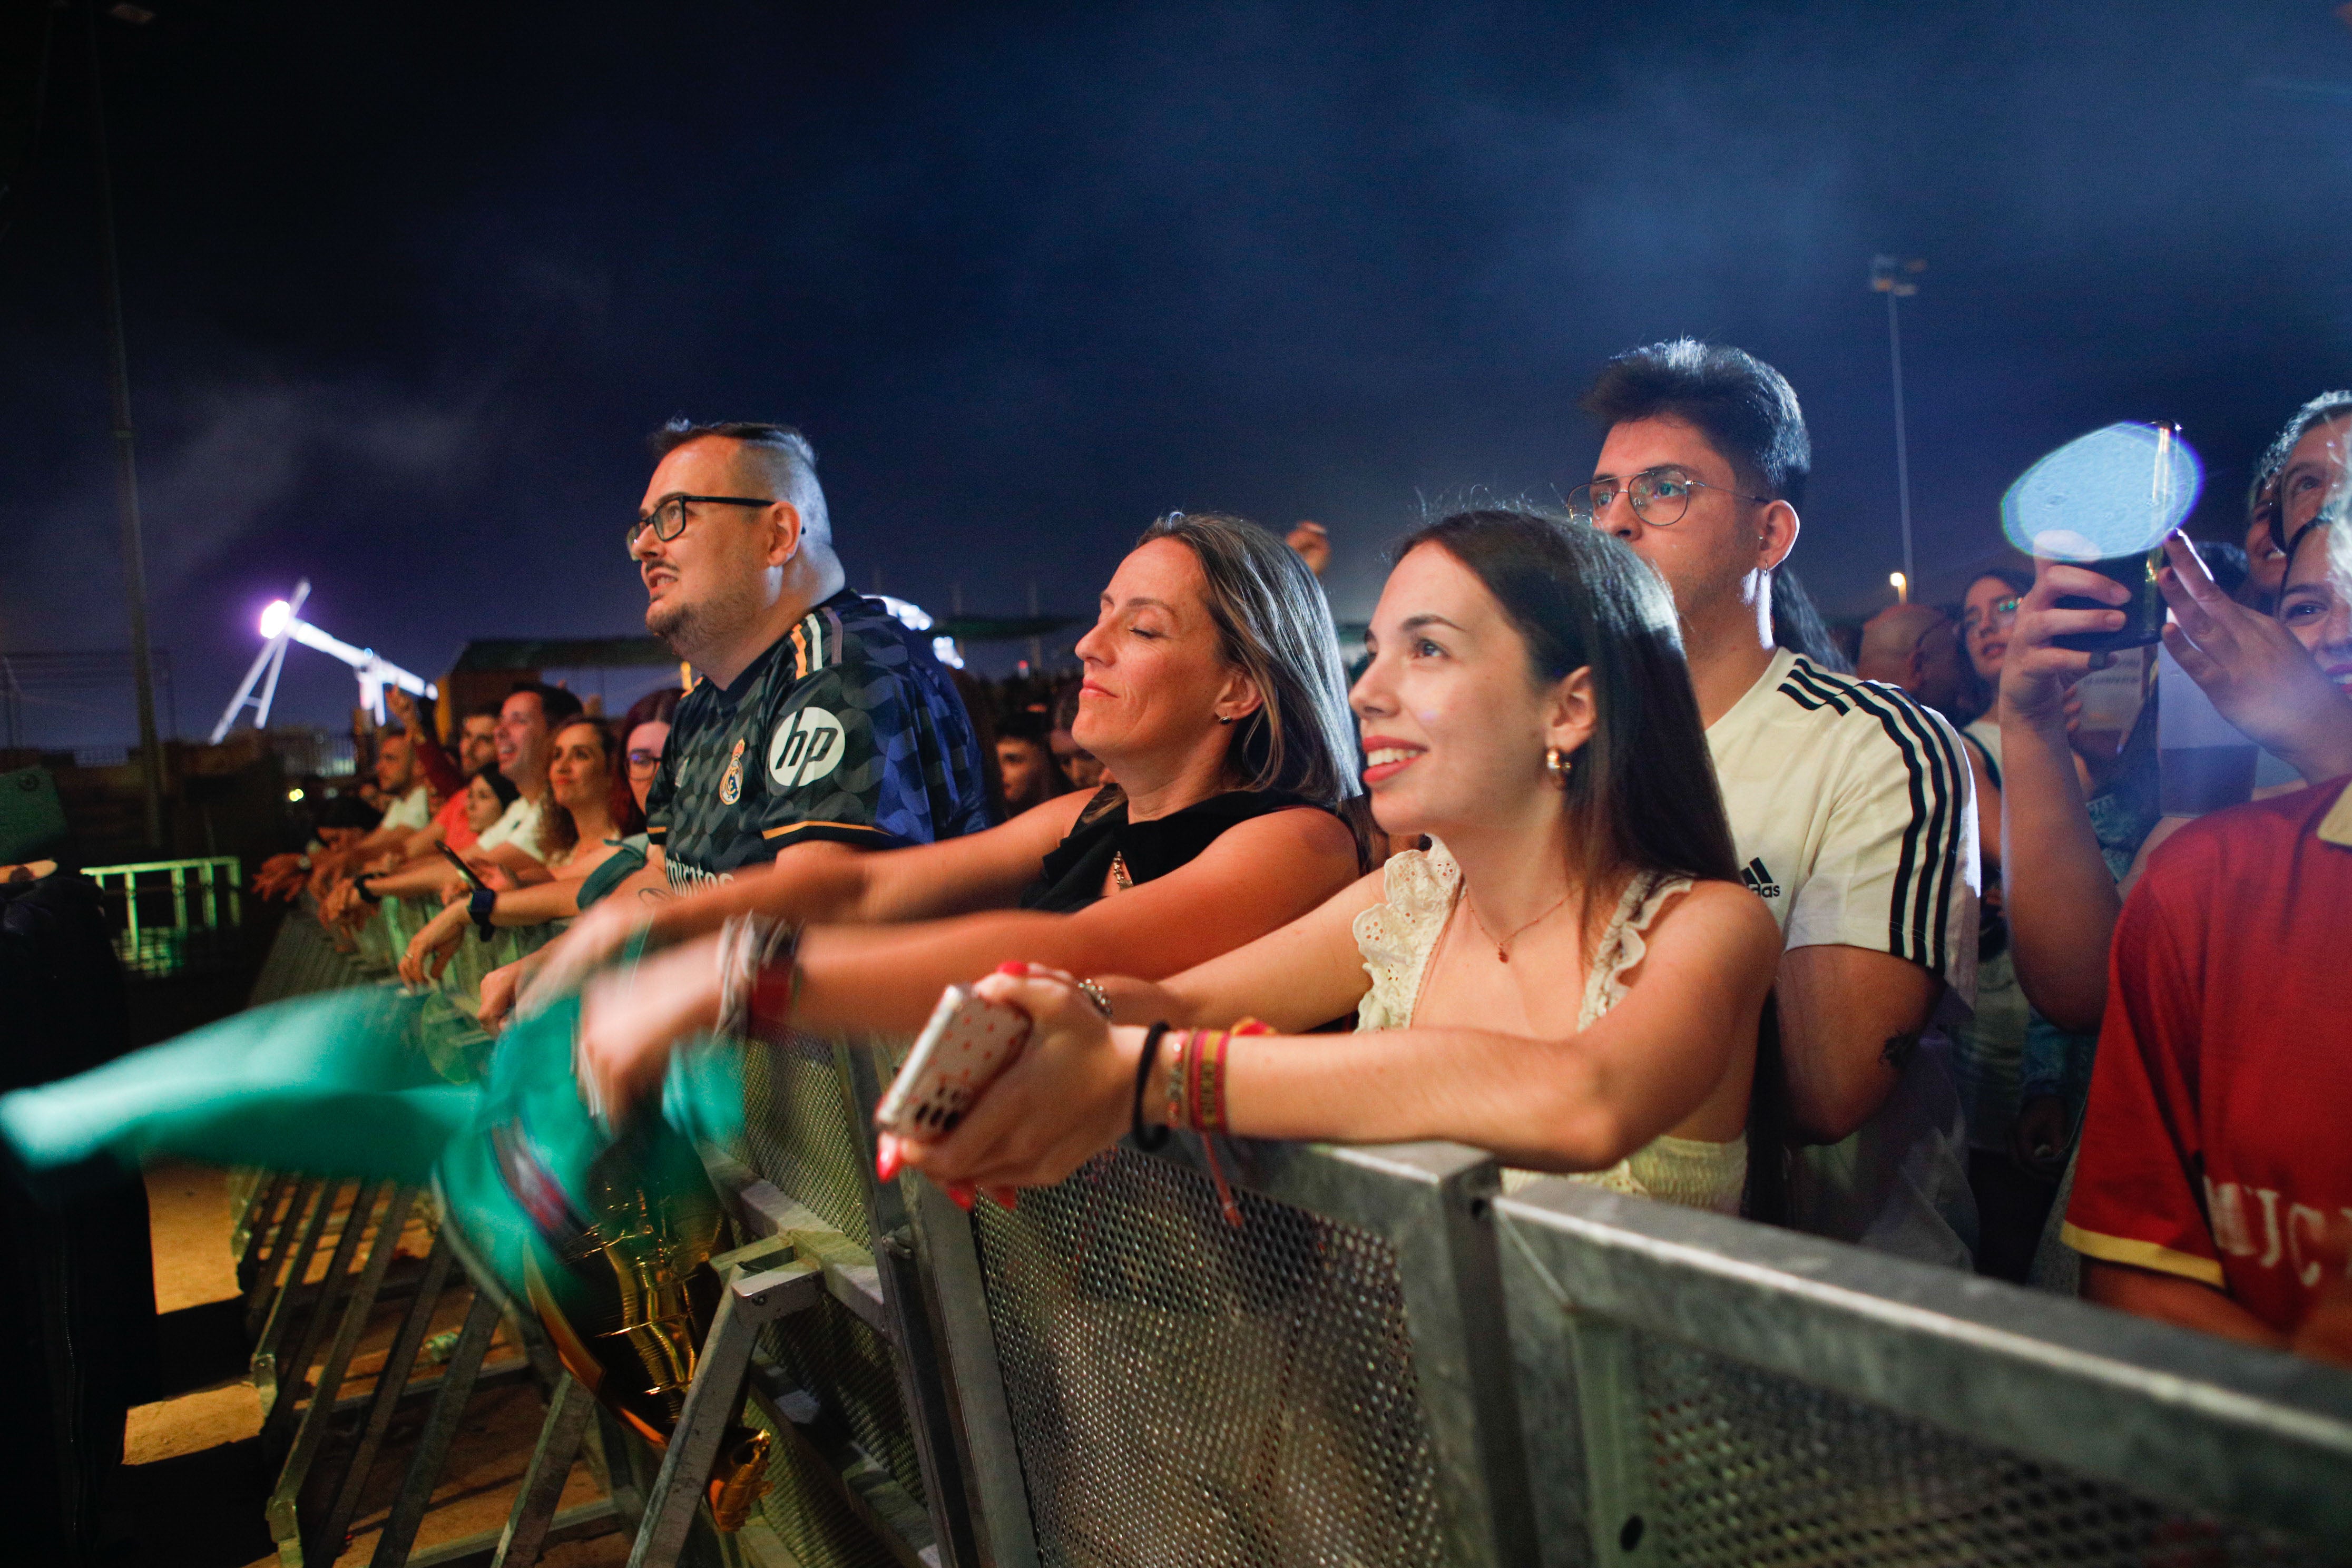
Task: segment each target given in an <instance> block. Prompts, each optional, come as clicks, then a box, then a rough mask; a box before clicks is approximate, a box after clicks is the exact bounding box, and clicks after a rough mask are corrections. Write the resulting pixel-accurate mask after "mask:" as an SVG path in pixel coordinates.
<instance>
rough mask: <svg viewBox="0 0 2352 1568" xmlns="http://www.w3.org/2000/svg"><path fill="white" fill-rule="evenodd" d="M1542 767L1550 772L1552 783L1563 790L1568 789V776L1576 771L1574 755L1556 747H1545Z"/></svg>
mask: <svg viewBox="0 0 2352 1568" xmlns="http://www.w3.org/2000/svg"><path fill="white" fill-rule="evenodd" d="M1544 766H1545V767H1547V768H1549V769H1550V770H1551V776H1552V782H1553V783H1554V784H1559V786H1560V787H1561V788H1563V789H1565V788H1566V787H1568V775H1569V774H1570V773H1574V772H1575V771H1576V754H1575V753H1574V752H1563V751H1561V750H1560V749H1559V747H1558V746H1546V747H1545V748H1544Z"/></svg>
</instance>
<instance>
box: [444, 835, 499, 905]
mask: <svg viewBox="0 0 2352 1568" xmlns="http://www.w3.org/2000/svg"><path fill="white" fill-rule="evenodd" d="M434 848H436V849H438V850H439V851H441V858H443V859H445V860H446V861H448V862H449V864H451V865H452V866H455V867H457V874H458V875H459V876H461V877H463V878H465V879H466V880H467V881H468V882H470V883H472V884H473V888H474V891H476V892H478V893H487V892H488V891H489V890H490V885H489V884H488V882H485V881H483V880H482V879H481V877H480V876H479V875H478V873H476V871H475V870H474V868H472V867H471V866H468V865H467V864H466V858H465V857H464V856H463V855H460V854H458V853H457V851H456V850H455V849H452V848H450V847H448V846H447V845H446V844H436V845H435V846H434Z"/></svg>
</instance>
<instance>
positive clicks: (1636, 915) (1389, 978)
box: [1355, 839, 1748, 1215]
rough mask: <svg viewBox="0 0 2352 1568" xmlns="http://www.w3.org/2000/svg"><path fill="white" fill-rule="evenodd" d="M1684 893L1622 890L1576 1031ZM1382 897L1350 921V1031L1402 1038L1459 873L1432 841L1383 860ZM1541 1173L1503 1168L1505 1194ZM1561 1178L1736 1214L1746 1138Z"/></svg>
mask: <svg viewBox="0 0 2352 1568" xmlns="http://www.w3.org/2000/svg"><path fill="white" fill-rule="evenodd" d="M1690 885H1691V881H1690V879H1689V878H1687V877H1663V876H1659V875H1657V874H1655V873H1644V874H1643V875H1641V876H1637V877H1635V878H1634V879H1633V880H1632V881H1631V882H1629V883H1627V884H1626V887H1625V893H1624V896H1623V897H1622V898H1621V899H1620V900H1618V901H1617V910H1616V913H1615V914H1613V915H1612V916H1611V917H1610V921H1609V924H1608V926H1607V928H1606V929H1605V930H1603V931H1601V943H1600V946H1599V948H1598V949H1597V950H1596V951H1595V952H1594V954H1593V959H1592V968H1591V972H1590V973H1588V974H1587V975H1586V976H1585V980H1584V1004H1583V1005H1582V1006H1581V1007H1580V1009H1578V1012H1577V1018H1576V1026H1577V1027H1578V1028H1580V1029H1583V1028H1589V1027H1591V1025H1592V1023H1593V1021H1594V1020H1595V1019H1597V1018H1599V1017H1600V1016H1601V1015H1602V1014H1603V1013H1606V1012H1607V1011H1609V1009H1610V1008H1612V1007H1613V1006H1615V1005H1617V1004H1618V1002H1619V1001H1620V1000H1622V998H1623V996H1624V994H1625V990H1626V985H1625V981H1624V978H1623V976H1624V975H1625V973H1626V972H1627V971H1629V970H1631V969H1633V967H1634V966H1635V965H1637V964H1639V963H1641V962H1642V959H1643V955H1644V954H1645V952H1647V945H1646V943H1645V942H1643V934H1644V933H1645V932H1646V931H1648V930H1649V928H1650V922H1651V921H1654V920H1655V919H1656V918H1657V915H1658V911H1659V910H1662V909H1664V907H1665V904H1666V900H1669V899H1672V898H1674V897H1675V895H1676V894H1678V893H1683V892H1687V891H1688V890H1689V889H1690ZM1382 892H1383V894H1384V899H1383V901H1382V902H1381V903H1378V904H1375V905H1373V906H1372V907H1371V908H1370V909H1368V910H1365V911H1364V912H1363V913H1361V914H1360V915H1358V916H1357V917H1356V925H1355V932H1356V951H1358V952H1360V953H1362V954H1363V955H1364V972H1365V973H1367V974H1370V976H1371V978H1372V988H1371V990H1370V991H1369V992H1367V993H1365V995H1364V999H1363V1001H1362V1002H1360V1003H1359V1004H1358V1005H1357V1007H1356V1027H1357V1028H1359V1029H1402V1028H1404V1027H1405V1026H1408V1025H1409V1024H1411V1023H1412V1014H1413V1008H1414V1006H1415V1005H1417V1004H1418V1003H1419V1001H1420V998H1421V984H1422V979H1423V973H1425V972H1426V971H1427V969H1428V967H1429V958H1430V954H1432V953H1433V952H1436V951H1437V939H1438V937H1439V936H1440V935H1441V934H1443V933H1444V930H1445V924H1446V921H1447V918H1448V917H1449V916H1451V915H1452V913H1453V912H1454V901H1455V900H1458V899H1459V898H1460V897H1461V896H1462V868H1460V867H1459V866H1457V865H1455V864H1454V857H1453V856H1452V855H1450V854H1448V853H1446V849H1445V846H1444V845H1443V844H1441V843H1439V842H1438V841H1437V840H1435V839H1432V840H1430V847H1429V848H1428V849H1426V850H1420V849H1409V850H1407V851H1405V852H1404V853H1403V854H1402V855H1397V856H1393V857H1391V858H1390V860H1389V863H1388V869H1387V872H1386V877H1385V880H1384V883H1383V887H1382ZM1540 1174H1544V1173H1541V1172H1536V1171H1522V1170H1517V1169H1514V1168H1508V1167H1507V1168H1506V1169H1505V1170H1504V1172H1503V1186H1504V1189H1505V1190H1506V1191H1512V1190H1516V1189H1517V1188H1518V1187H1521V1186H1524V1185H1526V1184H1528V1183H1529V1182H1531V1181H1534V1180H1535V1179H1536V1178H1537V1177H1538V1175H1540ZM1569 1179H1570V1181H1575V1182H1591V1183H1593V1184H1596V1185H1599V1186H1604V1187H1607V1188H1609V1189H1611V1190H1612V1191H1613V1192H1620V1193H1633V1194H1637V1195H1639V1196H1643V1197H1654V1198H1659V1199H1663V1200H1664V1201H1665V1202H1667V1203H1675V1204H1682V1205H1686V1206H1688V1207H1691V1208H1702V1209H1713V1210H1715V1211H1716V1212H1717V1213H1718V1214H1730V1215H1736V1214H1738V1212H1739V1198H1740V1193H1741V1190H1742V1189H1743V1188H1744V1187H1745V1186H1746V1185H1747V1184H1748V1139H1747V1137H1746V1135H1745V1134H1742V1135H1741V1136H1740V1137H1738V1138H1735V1139H1733V1140H1732V1141H1731V1142H1728V1143H1709V1142H1702V1141H1700V1140H1697V1139H1694V1138H1675V1137H1662V1138H1658V1139H1654V1140H1653V1141H1652V1142H1649V1143H1648V1144H1646V1145H1644V1146H1643V1147H1642V1148H1640V1149H1637V1150H1635V1151H1634V1152H1633V1153H1632V1154H1630V1155H1628V1156H1627V1157H1626V1158H1624V1159H1622V1160H1620V1161H1619V1162H1618V1163H1616V1164H1614V1165H1612V1166H1611V1167H1610V1168H1609V1169H1608V1170H1606V1171H1587V1172H1580V1173H1577V1174H1575V1175H1572V1176H1570V1178H1569Z"/></svg>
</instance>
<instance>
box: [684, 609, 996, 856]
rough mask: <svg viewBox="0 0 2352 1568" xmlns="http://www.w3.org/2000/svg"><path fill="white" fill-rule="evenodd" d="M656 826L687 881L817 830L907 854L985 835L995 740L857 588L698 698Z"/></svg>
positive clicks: (702, 689)
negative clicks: (985, 764)
mask: <svg viewBox="0 0 2352 1568" xmlns="http://www.w3.org/2000/svg"><path fill="white" fill-rule="evenodd" d="M985 826H988V802H987V795H986V794H985V792H984V791H983V789H982V784H981V759H980V742H979V740H978V739H977V737H975V736H974V735H973V733H972V728H971V716H970V715H968V714H967V713H966V712H965V711H964V707H963V700H962V699H961V698H960V697H958V696H957V695H956V690H955V687H954V685H953V683H952V682H950V680H949V679H948V675H947V672H946V671H945V670H944V669H942V668H940V664H939V661H938V660H937V659H935V658H932V657H931V650H930V647H929V644H928V642H927V641H926V640H925V639H924V638H923V637H920V636H919V635H918V634H917V633H914V632H911V631H909V630H908V629H907V627H906V626H904V625H902V624H901V623H900V622H899V621H898V618H897V617H896V616H892V615H891V614H890V612H889V611H888V609H887V608H886V607H885V606H884V605H882V604H881V602H880V601H879V600H876V599H867V598H862V597H860V596H859V595H856V594H853V593H851V592H849V591H848V590H847V589H844V590H843V591H842V592H840V593H838V594H835V595H834V596H833V597H832V598H830V599H827V600H826V601H825V602H824V603H823V604H822V605H818V606H817V607H816V608H815V609H814V610H812V611H810V612H809V613H808V614H807V615H805V616H802V617H801V619H800V620H799V621H797V622H795V623H794V624H793V629H792V630H791V631H790V632H788V633H787V634H785V635H784V636H783V637H779V638H778V639H777V640H776V642H775V644H774V645H773V646H772V647H770V648H769V649H768V651H767V652H765V653H763V654H761V656H760V657H759V658H756V659H754V660H752V662H751V668H747V669H746V670H744V671H743V673H742V674H741V675H740V676H738V677H736V679H735V684H734V686H733V688H732V689H729V690H721V689H719V686H718V684H717V682H715V681H710V680H703V681H701V682H699V683H698V684H697V685H696V687H695V689H693V690H692V691H690V692H688V693H687V695H686V697H685V699H684V700H681V701H680V702H679V703H678V705H677V717H676V718H675V719H674V720H673V721H672V722H671V726H670V732H669V743H668V745H667V746H666V747H665V748H664V749H663V752H662V763H661V771H660V772H659V773H657V774H656V775H655V778H654V784H653V788H652V790H651V791H650V792H649V793H648V794H647V795H646V833H647V835H648V836H649V837H651V839H652V840H653V842H654V843H656V844H658V845H660V846H661V847H662V854H663V857H664V858H665V859H666V860H667V863H668V868H669V885H670V887H671V888H672V889H677V890H679V891H684V890H686V889H690V888H692V887H693V886H695V885H696V884H698V883H701V882H708V881H713V880H717V879H721V878H725V877H728V876H730V874H731V873H733V872H735V871H737V870H740V869H741V868H743V867H746V866H758V865H764V864H766V863H767V862H768V861H770V860H772V859H773V858H775V856H776V852H777V851H778V850H780V849H782V848H783V847H785V846H786V845H789V844H798V843H801V842H803V841H804V840H807V839H812V838H827V839H834V840H836V841H838V842H841V843H845V844H856V845H860V846H864V847H870V848H875V849H893V848H898V847H900V846H903V845H908V844H929V843H931V842H932V841H934V840H936V839H940V838H952V837H956V836H957V835H959V834H963V833H976V832H978V831H979V830H980V829H982V828H983V827H985Z"/></svg>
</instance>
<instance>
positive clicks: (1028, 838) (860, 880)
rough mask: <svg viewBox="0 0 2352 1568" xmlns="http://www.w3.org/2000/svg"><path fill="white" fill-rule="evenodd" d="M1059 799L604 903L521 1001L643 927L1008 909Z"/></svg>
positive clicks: (799, 848)
mask: <svg viewBox="0 0 2352 1568" xmlns="http://www.w3.org/2000/svg"><path fill="white" fill-rule="evenodd" d="M1086 804H1087V802H1086V797H1084V796H1082V795H1063V796H1060V797H1059V798H1057V799H1054V800H1049V801H1047V802H1045V804H1044V805H1038V806H1034V807H1032V808H1031V809H1030V810H1028V811H1025V812H1023V813H1022V814H1021V815H1020V816H1016V817H1014V818H1013V820H1012V821H1010V822H1007V823H1003V824H1002V825H1000V826H995V827H992V828H989V829H988V830H987V831H985V832H982V833H971V834H966V835H965V836H964V837H961V838H946V839H941V840H940V842H939V843H937V844H918V845H913V846H910V847H907V848H904V849H858V848H856V847H852V846H850V845H846V844H838V843H834V842H831V841H816V842H811V843H805V844H797V845H794V846H793V847H790V848H788V849H786V850H784V851H783V852H782V854H780V855H778V856H777V857H776V858H775V859H774V860H773V861H772V862H771V863H770V864H768V865H766V866H763V867H759V868H751V869H746V870H744V871H741V872H739V873H737V875H736V876H735V877H734V879H732V880H730V881H723V882H716V883H713V884H710V885H709V886H707V887H703V888H698V889H696V890H695V891H693V892H691V893H688V894H686V895H684V896H682V897H677V898H666V899H657V900H652V901H650V902H649V903H648V902H646V901H642V900H636V899H628V900H622V899H607V900H604V903H603V904H600V905H599V906H598V907H597V908H595V909H593V910H589V911H588V913H587V914H586V915H585V916H583V917H582V919H581V921H580V923H579V924H577V925H575V926H573V927H572V929H571V930H570V931H567V932H565V933H564V934H563V936H562V937H561V938H559V939H558V940H557V941H555V942H551V943H549V944H548V946H547V947H546V948H545V949H544V950H543V951H544V952H546V954H547V957H546V959H545V960H544V961H543V962H542V963H541V965H540V968H539V969H538V971H537V972H536V973H534V974H533V975H532V976H531V977H530V982H529V994H530V996H533V997H537V996H541V995H561V994H563V993H565V992H567V991H571V990H573V989H575V988H577V987H578V986H579V985H581V984H583V982H585V981H586V980H587V978H588V976H589V975H590V974H592V973H594V972H595V971H597V970H599V969H602V968H603V967H604V965H606V964H607V963H611V962H612V961H613V960H614V958H615V957H617V956H618V955H619V953H620V952H621V950H622V948H623V947H625V945H626V944H627V943H628V942H629V941H630V939H631V938H633V937H635V936H636V935H637V934H638V933H639V931H641V930H642V931H643V932H644V934H645V935H646V938H647V939H648V940H649V941H651V942H653V943H654V944H655V945H656V946H666V945H671V944H675V943H678V942H688V941H690V940H691V939H693V938H695V937H698V936H704V935H708V934H709V933H710V932H712V931H717V930H718V929H719V927H720V926H722V925H725V924H726V923H727V921H730V919H732V918H733V917H735V916H737V915H743V914H765V915H772V916H774V917H776V918H777V919H779V920H789V921H800V922H803V923H806V924H827V925H830V924H848V925H866V924H875V923H887V922H893V921H915V920H927V919H939V918H940V917H943V916H948V915H957V914H962V913H965V912H967V911H969V910H985V909H996V908H1001V907H1003V906H1004V905H1007V904H1010V903H1012V902H1013V901H1014V900H1016V899H1018V898H1019V897H1020V896H1021V889H1024V888H1025V887H1027V886H1028V885H1029V883H1030V882H1031V881H1033V880H1034V879H1035V878H1036V876H1037V868H1038V865H1039V863H1040V862H1041V861H1043V860H1044V859H1045V856H1046V854H1047V852H1048V851H1050V850H1051V849H1052V848H1053V847H1054V846H1055V845H1056V844H1059V843H1060V842H1061V841H1062V839H1063V837H1065V836H1066V834H1067V833H1068V832H1069V830H1070V827H1071V825H1072V824H1074V823H1076V821H1077V817H1078V813H1079V812H1081V811H1083V810H1085V809H1086Z"/></svg>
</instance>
